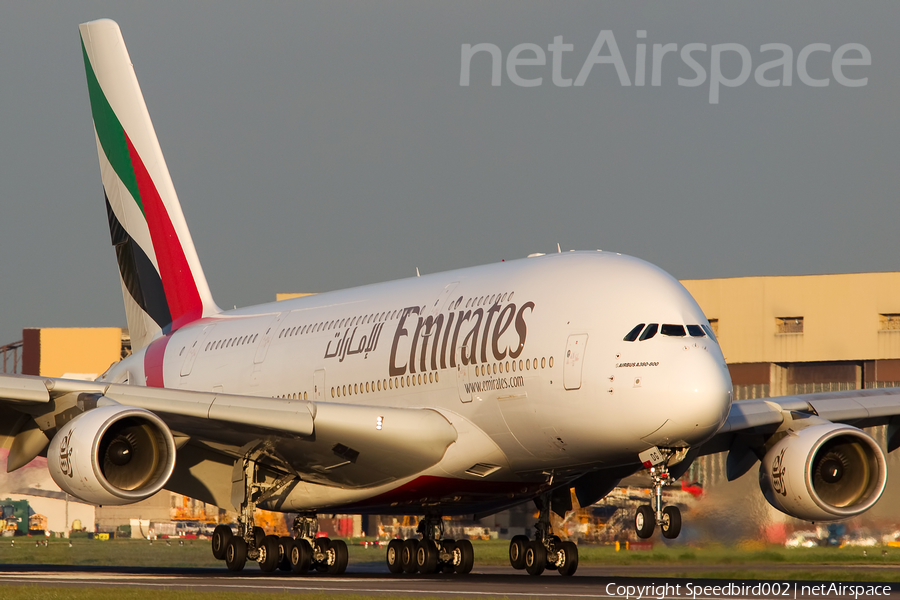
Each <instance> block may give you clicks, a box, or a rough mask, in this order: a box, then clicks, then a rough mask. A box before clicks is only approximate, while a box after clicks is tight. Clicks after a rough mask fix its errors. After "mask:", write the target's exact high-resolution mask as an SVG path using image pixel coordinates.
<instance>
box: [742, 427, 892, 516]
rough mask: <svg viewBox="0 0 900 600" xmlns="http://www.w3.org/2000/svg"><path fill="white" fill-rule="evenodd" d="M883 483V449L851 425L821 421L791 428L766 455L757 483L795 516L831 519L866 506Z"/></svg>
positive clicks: (874, 499) (770, 498)
mask: <svg viewBox="0 0 900 600" xmlns="http://www.w3.org/2000/svg"><path fill="white" fill-rule="evenodd" d="M886 481H887V467H886V462H885V458H884V452H882V450H881V448H880V447H879V446H878V444H877V443H876V442H875V440H873V439H872V438H871V437H870V436H869V435H868V434H866V433H865V432H863V431H862V430H860V429H857V428H856V427H851V426H849V425H837V424H834V423H825V424H822V425H813V426H811V427H807V428H805V429H801V430H799V431H796V432H791V433H789V434H788V435H787V436H785V437H784V438H782V439H781V440H779V442H778V443H777V444H775V445H774V446H772V448H771V449H769V451H768V452H767V453H766V455H765V457H764V458H763V460H762V464H761V465H760V467H759V485H760V488H761V489H762V491H763V495H764V496H765V497H766V500H768V502H769V504H771V505H772V506H774V507H775V508H777V509H778V510H780V511H781V512H783V513H785V514H788V515H790V516H792V517H797V518H798V519H804V520H806V521H836V520H839V519H846V518H848V517H852V516H855V515H858V514H860V513H862V512H865V511H866V510H868V509H870V508H871V507H872V506H873V505H874V504H875V502H877V501H878V499H879V498H880V497H881V493H882V492H883V491H884V486H885V483H886Z"/></svg>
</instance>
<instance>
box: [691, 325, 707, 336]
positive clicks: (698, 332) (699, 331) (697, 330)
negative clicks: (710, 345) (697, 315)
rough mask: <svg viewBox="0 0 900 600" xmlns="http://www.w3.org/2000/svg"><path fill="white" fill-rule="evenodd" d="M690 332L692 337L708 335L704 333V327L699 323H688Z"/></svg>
mask: <svg viewBox="0 0 900 600" xmlns="http://www.w3.org/2000/svg"><path fill="white" fill-rule="evenodd" d="M687 330H688V333H689V334H691V337H703V336H704V335H706V334H705V333H703V328H702V327H700V326H699V325H688V326H687Z"/></svg>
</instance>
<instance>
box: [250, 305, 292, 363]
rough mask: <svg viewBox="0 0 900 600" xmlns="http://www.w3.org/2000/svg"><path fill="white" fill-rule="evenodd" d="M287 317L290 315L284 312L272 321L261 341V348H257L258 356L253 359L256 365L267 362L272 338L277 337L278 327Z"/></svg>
mask: <svg viewBox="0 0 900 600" xmlns="http://www.w3.org/2000/svg"><path fill="white" fill-rule="evenodd" d="M286 316H288V313H287V312H283V313H281V314H279V315H278V316H276V317H275V318H274V319H272V322H271V323H269V326H268V327H267V328H266V332H265V333H264V334H263V336H262V339H261V340H260V341H259V346H257V347H256V356H255V357H254V358H253V363H254V364H257V365H258V364H260V363H262V362H263V361H264V360H266V353H267V352H268V351H269V345H270V344H271V343H272V338H273V337H274V336H275V332H276V331H277V330H278V325H279V324H280V323H281V322H282V321H283V320H284V318H285V317H286Z"/></svg>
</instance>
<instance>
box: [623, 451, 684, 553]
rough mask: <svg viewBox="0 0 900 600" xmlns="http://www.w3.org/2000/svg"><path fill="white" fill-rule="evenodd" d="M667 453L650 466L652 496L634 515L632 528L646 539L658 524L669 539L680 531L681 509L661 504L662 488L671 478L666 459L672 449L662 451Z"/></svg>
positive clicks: (670, 455)
mask: <svg viewBox="0 0 900 600" xmlns="http://www.w3.org/2000/svg"><path fill="white" fill-rule="evenodd" d="M662 452H665V453H666V454H667V456H666V460H665V461H663V462H662V463H660V464H658V465H656V466H654V467H651V468H650V478H651V479H652V481H653V496H652V497H651V499H650V504H645V505H643V506H639V507H638V509H637V512H636V513H635V515H634V530H635V532H636V533H637V535H638V537H639V538H641V539H647V538H649V537H650V536H651V535H653V530H654V529H655V528H656V526H657V525H659V528H660V531H662V534H663V537H665V538H668V539H670V540H672V539H675V538H677V537H678V534H679V533H681V510H680V509H679V508H678V507H677V506H665V507H664V506H663V502H662V490H663V488H664V487H666V486H667V485H669V484H670V483H671V482H672V481H673V478H672V476H671V475H670V474H669V467H668V461H669V459H670V458H671V457H672V456H674V452H672V451H668V452H666V451H662Z"/></svg>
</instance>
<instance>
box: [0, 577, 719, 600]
mask: <svg viewBox="0 0 900 600" xmlns="http://www.w3.org/2000/svg"><path fill="white" fill-rule="evenodd" d="M0 579H2V580H4V581H6V582H11V583H33V582H34V581H38V580H47V581H52V582H54V583H57V582H65V581H73V582H74V581H79V582H80V581H83V580H91V582H92V583H93V584H95V585H107V586H117V585H122V583H119V582H120V581H122V580H127V581H128V583H127V585H128V587H148V588H157V587H162V588H172V587H178V586H185V587H188V586H189V587H190V588H192V589H204V588H213V589H223V588H225V589H229V590H235V591H245V592H246V591H251V590H248V589H247V587H248V586H249V585H251V584H252V583H259V582H279V583H281V584H282V585H281V586H271V587H270V588H265V589H263V588H255V589H254V590H252V591H258V592H266V591H277V588H278V587H281V588H282V589H290V590H302V591H309V592H346V593H354V594H360V595H364V594H409V595H434V593H435V591H436V590H433V589H399V588H391V587H388V588H374V587H370V588H359V587H334V586H322V585H319V586H310V585H302V584H303V583H304V580H302V579H300V580H296V581H292V582H291V583H292V584H293V585H284V584H285V583H286V582H285V581H284V579H283V578H280V577H254V578H252V579H250V578H248V579H246V580H245V583H235V582H233V580H232V582H231V583H228V580H231V578H230V577H222V578H216V579H221V580H222V581H223V582H222V583H196V582H194V581H193V580H192V579H191V578H190V577H183V578H182V577H178V576H175V577H174V579H176V581H170V582H167V583H155V582H141V581H134V579H135V576H134V575H130V576H125V575H114V574H100V573H97V574H92V573H84V574H82V573H78V574H68V573H63V574H47V573H16V574H8V573H0ZM104 580H106V581H104ZM305 581H307V582H308V581H310V580H308V579H307V580H305ZM329 581H336V582H341V583H344V582H351V581H356V580H352V579H329ZM434 583H435V585H440V584H444V583H446V581H443V580H441V581H437V580H436V581H435V582H434ZM452 595H454V596H474V597H482V596H505V597H525V598H543V597H547V598H559V597H560V591H559V590H557V591H554V592H540V591H537V590H536V591H534V592H527V593H525V592H486V591H466V590H455V591H453V592H452ZM565 597H566V598H616V597H617V596H614V595H610V594H572V593H568V592H567V593H565ZM654 600H684V599H683V598H678V597H677V596H673V597H671V598H668V597H667V598H663V599H657V598H654ZM704 600H719V599H716V598H704ZM721 600H734V598H727V599H725V598H723V599H721Z"/></svg>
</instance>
